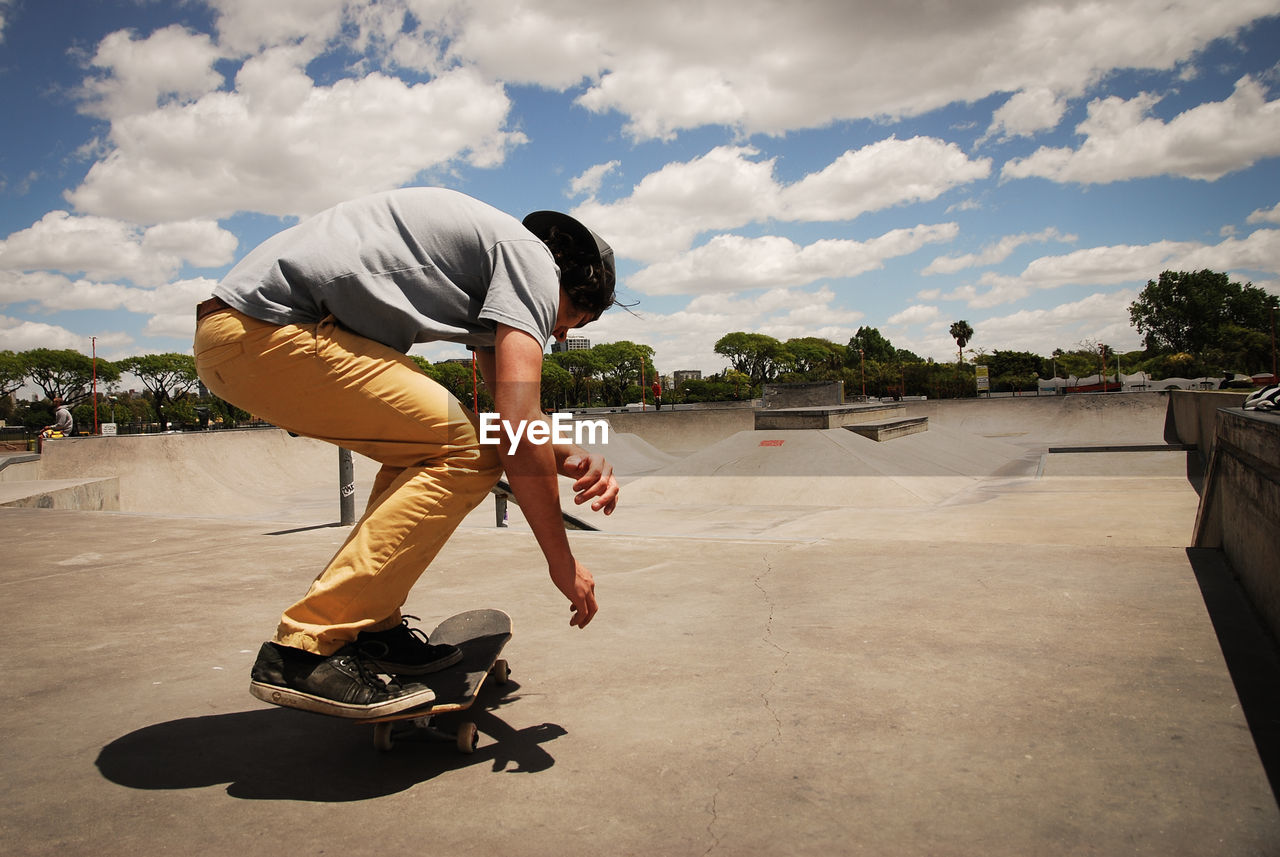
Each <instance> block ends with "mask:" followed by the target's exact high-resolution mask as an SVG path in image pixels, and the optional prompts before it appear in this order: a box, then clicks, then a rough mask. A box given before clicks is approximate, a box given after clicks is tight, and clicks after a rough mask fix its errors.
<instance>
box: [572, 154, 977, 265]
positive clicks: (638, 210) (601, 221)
mask: <svg viewBox="0 0 1280 857" xmlns="http://www.w3.org/2000/svg"><path fill="white" fill-rule="evenodd" d="M758 154H759V152H758V151H757V150H756V149H753V148H749V147H735V146H719V147H717V148H715V149H712V150H711V151H710V152H708V153H707V154H705V155H702V156H700V157H698V158H695V159H693V160H691V161H687V162H684V163H672V164H667V165H666V166H665V167H663V168H662V169H661V170H658V171H657V172H654V173H650V174H649V175H647V176H645V177H644V178H643V179H642V180H641V181H640V182H639V183H638V184H637V185H636V186H635V188H634V189H633V190H632V192H631V195H630V196H629V197H626V198H624V199H621V200H618V201H616V202H611V203H602V202H598V201H597V200H595V199H592V200H589V201H587V202H585V203H583V204H582V205H579V206H577V207H576V208H575V209H574V211H573V214H574V216H576V217H578V218H580V219H581V220H582V221H583V222H584V223H587V224H588V225H590V226H591V228H592V229H594V230H596V231H597V232H599V233H600V234H601V235H603V236H605V237H606V238H607V240H609V242H610V243H612V244H613V246H614V247H615V248H617V252H618V253H619V254H620V255H625V256H627V257H629V258H633V259H640V260H644V261H668V260H672V259H673V258H674V257H675V256H676V255H677V254H679V253H681V252H683V251H685V250H687V249H688V248H689V247H690V246H692V244H693V242H694V240H695V239H696V238H697V237H698V236H699V235H701V234H703V233H705V232H714V231H720V230H726V229H734V228H737V227H740V226H744V225H746V224H748V223H753V222H760V221H765V220H769V219H776V220H787V221H815V220H847V219H852V218H854V217H857V216H858V215H860V214H863V213H866V212H870V211H876V210H879V209H882V208H887V207H890V206H894V205H899V204H903V203H908V202H918V201H922V200H928V199H934V198H936V197H937V196H939V195H940V194H942V193H944V192H946V191H947V190H948V189H950V188H953V187H956V186H958V185H960V184H964V183H966V182H971V181H975V180H977V179H979V178H983V177H985V176H986V175H988V174H989V172H990V161H987V160H985V159H983V160H979V161H971V160H969V159H968V158H967V157H966V156H965V155H964V153H963V152H961V151H960V150H959V149H958V148H957V147H956V146H954V145H952V144H948V143H943V142H942V141H940V140H935V139H932V138H925V137H915V138H912V139H910V140H897V139H892V138H891V139H888V140H882V141H880V142H878V143H873V144H871V145H869V146H866V147H864V148H862V149H858V150H854V151H849V152H845V153H844V154H843V155H841V156H840V157H839V158H837V159H836V160H835V161H834V162H833V163H831V164H830V165H828V166H827V167H826V168H824V169H823V170H821V171H819V172H816V173H811V174H810V175H808V176H805V177H804V178H802V179H800V180H799V181H797V182H795V183H793V184H790V185H785V186H784V185H782V184H780V183H779V182H778V181H777V179H776V178H775V176H774V161H773V160H772V159H770V160H763V161H755V160H751V158H752V157H754V156H756V155H758Z"/></svg>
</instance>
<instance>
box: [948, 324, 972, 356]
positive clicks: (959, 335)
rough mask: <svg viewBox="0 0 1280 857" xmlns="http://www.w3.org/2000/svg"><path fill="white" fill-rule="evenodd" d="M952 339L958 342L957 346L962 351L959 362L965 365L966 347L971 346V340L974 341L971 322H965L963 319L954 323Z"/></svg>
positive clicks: (952, 325)
mask: <svg viewBox="0 0 1280 857" xmlns="http://www.w3.org/2000/svg"><path fill="white" fill-rule="evenodd" d="M951 338H952V339H954V340H955V341H956V345H957V346H959V349H960V361H959V362H960V363H963V362H964V347H965V346H966V345H968V344H969V340H970V339H973V328H972V327H971V326H970V325H969V322H967V321H964V320H963V319H961V320H960V321H956V322H952V324H951Z"/></svg>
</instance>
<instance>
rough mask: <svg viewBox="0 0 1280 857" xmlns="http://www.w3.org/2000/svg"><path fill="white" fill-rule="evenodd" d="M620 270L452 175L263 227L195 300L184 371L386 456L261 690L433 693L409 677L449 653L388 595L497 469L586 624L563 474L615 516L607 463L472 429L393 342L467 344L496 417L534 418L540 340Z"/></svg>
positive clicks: (311, 702)
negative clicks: (565, 515)
mask: <svg viewBox="0 0 1280 857" xmlns="http://www.w3.org/2000/svg"><path fill="white" fill-rule="evenodd" d="M614 281H615V274H614V263H613V251H612V250H611V249H610V248H609V245H608V244H606V243H605V242H604V241H603V240H601V239H600V238H599V237H598V236H596V235H595V233H593V232H591V231H590V230H589V229H587V228H586V227H585V226H583V225H582V224H581V223H579V222H578V221H576V220H574V219H573V218H571V217H569V216H568V215H565V214H560V213H558V212H547V211H543V212H535V213H533V214H531V215H529V216H528V217H526V218H525V219H524V222H523V223H521V222H520V221H517V220H516V219H515V218H513V217H511V216H509V215H507V214H504V213H502V212H500V211H498V210H497V209H495V208H492V207H490V206H488V205H486V204H484V203H482V202H479V201H478V200H475V199H472V198H470V197H467V196H465V195H463V194H460V193H456V192H454V191H449V190H444V189H439V188H404V189H400V190H395V191H389V192H386V193H381V194H375V195H372V196H368V197H363V198H360V199H356V200H352V201H350V202H346V203H342V204H340V205H338V206H335V207H334V208H331V209H329V210H327V211H324V212H321V213H320V214H317V215H315V216H314V217H311V218H309V219H307V220H304V221H303V222H301V223H299V224H298V225H296V226H294V227H292V228H290V229H286V230H285V231H283V232H281V233H279V234H277V235H275V236H273V237H272V238H269V239H267V240H266V241H265V242H264V243H263V244H261V245H260V246H258V247H257V248H256V249H254V250H252V251H251V252H250V253H249V254H248V255H247V256H246V257H245V258H244V259H243V260H241V261H240V262H239V263H238V264H237V265H236V266H235V267H234V268H233V269H232V270H231V271H230V273H228V274H227V276H226V277H225V278H224V279H223V280H222V282H221V283H219V284H218V286H217V287H216V288H215V289H214V291H213V297H212V298H211V299H210V300H208V301H205V302H204V303H202V304H201V305H200V306H199V307H198V308H197V314H196V315H197V324H196V337H195V356H196V368H197V371H198V372H199V375H200V378H201V380H202V381H203V382H204V383H205V385H206V386H207V387H208V388H209V390H210V391H212V392H213V393H214V394H215V395H217V396H219V397H221V398H223V399H225V400H227V401H228V402H231V403H232V404H234V405H236V406H237V407H240V408H243V409H244V410H247V411H249V412H251V413H254V414H256V415H258V416H260V417H262V418H263V419H265V420H268V421H269V422H271V423H272V424H274V425H276V426H279V427H280V428H283V429H287V430H288V431H291V432H294V433H296V434H300V435H305V436H308V437H314V438H319V439H321V440H325V441H329V442H330V443H334V444H337V445H339V446H342V447H345V448H347V449H351V450H354V451H356V452H359V453H361V454H363V455H365V456H368V457H369V458H372V459H374V460H375V461H378V462H380V463H381V464H382V468H381V470H380V471H379V473H378V475H377V477H376V479H375V480H374V484H373V488H372V491H371V493H370V496H369V502H368V505H367V507H366V509H365V513H364V516H363V517H362V518H361V519H360V521H359V522H358V523H357V524H356V526H355V527H354V528H353V529H352V531H351V533H350V535H349V536H348V538H347V540H346V542H345V543H344V544H343V545H342V547H341V548H339V549H338V552H337V553H336V554H335V555H334V557H333V558H332V559H331V560H330V562H329V564H328V566H327V567H326V568H325V569H324V570H323V571H321V573H320V575H319V576H318V577H317V578H316V580H315V582H314V583H313V584H312V585H311V588H310V589H309V591H308V592H307V593H306V595H305V596H303V598H302V599H301V600H299V601H298V602H297V603H295V604H293V605H292V606H290V607H289V608H287V609H286V610H285V611H284V614H283V616H282V617H281V620H280V624H279V627H278V629H277V631H276V634H275V636H274V638H273V639H272V640H271V641H269V642H267V643H263V645H262V647H261V650H260V651H259V654H258V659H257V662H256V663H255V664H254V667H253V673H252V681H251V690H252V692H253V693H254V695H255V696H259V697H260V698H263V699H267V700H269V701H272V702H275V703H277V704H280V705H288V706H292V707H296V708H305V709H308V710H312V711H318V712H321V713H326V714H336V715H339V716H344V717H353V718H370V717H376V716H382V715H388V714H393V713H395V712H398V711H401V710H404V709H407V708H411V707H414V706H416V705H420V704H422V703H424V702H429V701H430V700H431V698H432V692H431V690H430V689H429V688H427V687H425V686H424V685H422V684H420V683H416V682H414V681H412V679H411V677H412V676H414V675H424V674H426V673H429V672H433V671H435V670H439V669H443V668H444V667H446V666H449V665H450V664H451V663H453V662H454V661H456V660H457V659H458V657H459V652H458V650H457V649H456V648H455V647H453V646H449V645H433V644H432V643H431V642H430V641H429V640H428V639H427V638H426V635H425V634H424V633H423V632H422V631H421V630H419V629H417V628H413V627H411V626H410V625H409V623H408V620H407V619H405V618H404V617H403V616H402V615H401V613H400V608H401V606H402V605H403V604H404V603H405V601H406V600H407V598H408V595H409V591H410V589H411V588H412V586H413V585H414V583H415V582H416V581H417V579H418V577H419V576H420V575H421V574H422V572H423V571H424V570H425V569H426V568H427V566H428V565H429V564H430V563H431V561H432V559H433V558H434V557H435V556H436V554H437V552H438V551H439V550H440V549H441V547H442V546H443V545H444V543H445V542H446V541H447V539H448V538H449V536H450V534H451V533H452V532H453V530H454V529H455V528H456V527H457V525H458V524H459V523H460V522H461V520H462V519H463V518H464V517H465V516H466V515H467V513H468V512H470V511H471V510H472V509H473V508H474V507H475V506H476V505H478V504H479V503H480V501H481V500H483V499H484V497H485V496H486V495H487V494H488V492H489V489H490V488H491V487H492V486H493V485H494V484H495V482H496V481H497V479H498V477H499V476H500V475H501V473H502V472H503V471H504V470H505V471H506V474H507V477H508V479H509V481H510V483H511V487H512V490H513V492H514V493H515V495H516V498H517V499H518V500H519V502H520V506H521V510H522V512H523V513H524V516H525V519H526V520H527V521H528V523H529V526H530V528H531V529H532V530H533V533H534V536H535V538H536V540H537V542H538V546H539V547H540V548H541V550H542V553H543V555H544V556H545V558H546V561H547V566H548V571H549V573H550V576H551V579H552V581H553V582H554V584H555V585H556V586H557V587H558V588H559V589H560V591H561V592H562V593H563V594H564V595H565V597H566V598H568V599H569V602H570V605H571V611H572V612H571V619H570V624H571V625H574V626H577V627H580V628H582V627H586V625H587V623H589V622H590V621H591V619H592V617H594V616H595V613H596V610H597V605H596V599H595V583H594V580H593V578H592V576H591V572H590V571H589V570H588V569H587V568H586V567H584V566H583V565H582V564H581V563H579V562H578V561H577V560H576V559H575V558H574V556H573V552H572V550H571V549H570V546H569V542H568V539H567V538H566V537H565V532H564V526H563V524H562V521H561V513H560V502H559V493H558V488H557V473H559V474H563V475H565V476H568V477H571V478H573V479H574V480H575V482H574V491H575V492H576V496H575V502H577V503H579V504H582V503H590V504H591V508H592V509H593V510H595V511H603V512H604V513H605V514H610V513H611V512H612V511H613V508H614V505H615V504H616V502H617V496H618V484H617V481H616V480H615V479H614V477H613V469H612V467H610V466H609V464H608V463H607V462H606V461H605V460H604V458H603V457H601V456H599V455H593V454H589V453H588V452H586V451H585V450H583V449H581V448H579V447H576V446H573V445H572V444H563V443H527V442H526V443H519V444H511V445H508V444H505V443H504V444H497V445H489V444H484V443H481V442H480V437H479V432H478V418H477V415H475V414H473V413H471V412H470V411H468V410H467V409H466V408H464V407H463V406H462V405H461V404H459V402H458V401H457V400H456V399H455V398H454V397H453V396H452V395H450V394H449V393H448V391H446V390H445V389H444V388H443V387H441V386H440V385H439V384H437V383H436V382H434V381H433V380H431V379H430V378H428V377H427V376H426V375H424V374H423V373H422V372H420V371H419V370H418V368H417V366H416V365H415V364H414V363H413V361H412V360H410V359H409V358H408V357H407V356H406V352H407V351H408V350H409V348H410V347H411V346H412V345H414V344H415V343H418V342H431V341H449V342H457V343H461V344H465V345H467V346H470V347H472V348H474V349H475V353H476V362H477V364H478V366H479V369H480V371H481V373H482V375H483V376H484V380H485V382H486V384H487V386H488V388H489V390H490V391H491V392H492V393H493V397H494V401H495V409H496V412H497V415H498V417H499V419H500V420H501V421H502V422H503V424H506V425H520V424H521V421H525V422H526V424H530V425H531V424H533V423H534V422H543V421H544V419H543V414H542V410H541V389H540V384H541V370H542V353H543V348H544V346H545V344H546V343H547V341H548V340H550V339H551V338H552V337H555V338H556V339H559V340H563V339H564V338H565V336H566V335H567V333H568V331H569V330H570V329H572V328H576V327H581V326H582V325H584V324H587V323H589V322H591V321H594V320H595V319H597V318H599V317H600V315H601V314H602V313H603V312H604V311H605V309H607V308H608V307H609V306H610V305H612V304H613V302H614ZM379 673H383V674H390V675H393V676H396V678H395V679H393V680H392V681H390V682H384V681H383V680H382V679H381V678H380V677H379ZM406 677H408V678H406Z"/></svg>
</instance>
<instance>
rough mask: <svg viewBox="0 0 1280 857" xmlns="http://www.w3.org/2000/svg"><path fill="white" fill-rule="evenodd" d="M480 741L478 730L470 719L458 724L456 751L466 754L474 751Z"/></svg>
mask: <svg viewBox="0 0 1280 857" xmlns="http://www.w3.org/2000/svg"><path fill="white" fill-rule="evenodd" d="M479 743H480V732H479V730H477V729H476V725H475V724H474V723H472V722H471V721H470V720H468V721H466V722H464V723H462V724H461V725H460V726H458V751H459V752H462V753H466V754H468V755H470V754H472V753H474V752H475V751H476V745H477V744H479Z"/></svg>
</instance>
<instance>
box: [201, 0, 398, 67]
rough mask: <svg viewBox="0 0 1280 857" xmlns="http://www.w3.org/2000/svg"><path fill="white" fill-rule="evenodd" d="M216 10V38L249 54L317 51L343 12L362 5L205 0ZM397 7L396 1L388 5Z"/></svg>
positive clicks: (340, 0) (329, 0)
mask: <svg viewBox="0 0 1280 857" xmlns="http://www.w3.org/2000/svg"><path fill="white" fill-rule="evenodd" d="M205 2H206V3H207V4H208V5H209V6H211V7H213V9H214V10H216V12H217V29H218V41H219V43H220V44H222V45H223V46H224V47H225V48H226V49H227V50H228V51H231V52H236V53H241V54H251V53H256V52H257V51H258V50H260V49H262V48H265V47H275V46H278V45H289V44H300V45H305V46H306V49H307V50H308V52H309V53H311V54H313V55H314V54H316V53H319V52H320V51H321V50H323V48H324V46H325V45H326V44H327V43H328V42H329V41H330V40H332V39H333V38H334V37H335V36H337V35H338V33H339V31H340V30H341V28H342V24H343V21H344V20H345V15H346V14H347V13H349V12H350V13H353V14H354V13H355V12H356V10H357V9H358V8H359V7H360V6H363V5H365V4H364V3H362V2H345V0H271V2H270V3H263V2H261V0H205ZM389 5H392V6H399V5H400V4H395V3H392V4H389Z"/></svg>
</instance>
